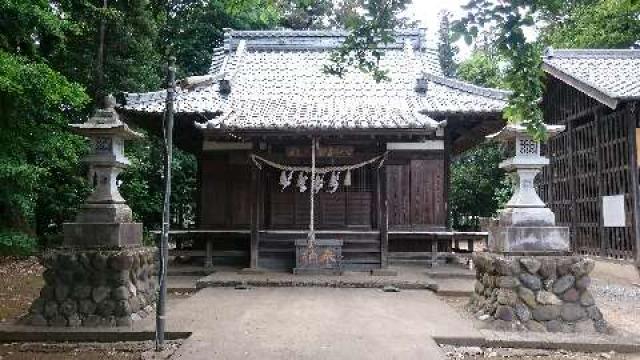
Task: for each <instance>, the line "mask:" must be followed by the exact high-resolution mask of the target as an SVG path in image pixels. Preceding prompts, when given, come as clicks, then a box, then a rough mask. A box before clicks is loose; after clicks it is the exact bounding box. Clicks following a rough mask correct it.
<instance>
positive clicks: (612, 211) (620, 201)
mask: <svg viewBox="0 0 640 360" xmlns="http://www.w3.org/2000/svg"><path fill="white" fill-rule="evenodd" d="M602 220H603V223H604V226H605V227H625V226H626V224H627V221H626V218H625V212H624V195H613V196H603V197H602Z"/></svg>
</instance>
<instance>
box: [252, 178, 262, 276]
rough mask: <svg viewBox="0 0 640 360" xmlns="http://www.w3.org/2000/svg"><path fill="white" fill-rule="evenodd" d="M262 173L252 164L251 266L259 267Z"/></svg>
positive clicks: (253, 267)
mask: <svg viewBox="0 0 640 360" xmlns="http://www.w3.org/2000/svg"><path fill="white" fill-rule="evenodd" d="M261 188H262V187H261V186H260V174H259V170H258V168H256V167H255V166H251V242H250V245H249V251H250V255H249V256H250V259H249V268H251V269H257V268H258V246H259V242H260V207H261V204H262V201H261V198H262V197H261V196H260V193H261Z"/></svg>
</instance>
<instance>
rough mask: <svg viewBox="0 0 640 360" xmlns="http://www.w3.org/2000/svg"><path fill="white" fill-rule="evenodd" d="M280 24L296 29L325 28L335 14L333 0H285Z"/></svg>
mask: <svg viewBox="0 0 640 360" xmlns="http://www.w3.org/2000/svg"><path fill="white" fill-rule="evenodd" d="M280 7H281V13H282V18H281V20H280V25H281V26H283V27H285V28H288V29H294V30H304V29H324V28H326V27H327V26H328V25H329V19H330V17H331V16H332V14H333V10H334V4H333V1H332V0H284V1H282V2H281V4H280Z"/></svg>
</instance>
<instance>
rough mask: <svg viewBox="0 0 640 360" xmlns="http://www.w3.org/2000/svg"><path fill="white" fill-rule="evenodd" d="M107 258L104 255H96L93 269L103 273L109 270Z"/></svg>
mask: <svg viewBox="0 0 640 360" xmlns="http://www.w3.org/2000/svg"><path fill="white" fill-rule="evenodd" d="M107 260H108V259H107V256H106V255H105V254H102V253H96V254H95V255H94V256H93V262H92V263H93V267H94V268H96V269H97V270H98V271H103V270H105V269H106V268H107Z"/></svg>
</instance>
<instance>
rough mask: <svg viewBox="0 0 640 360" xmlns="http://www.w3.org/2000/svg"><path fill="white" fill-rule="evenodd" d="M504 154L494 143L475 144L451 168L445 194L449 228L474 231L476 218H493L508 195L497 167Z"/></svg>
mask: <svg viewBox="0 0 640 360" xmlns="http://www.w3.org/2000/svg"><path fill="white" fill-rule="evenodd" d="M505 156H506V154H505V151H504V150H503V148H502V146H501V145H500V144H497V143H485V144H482V145H479V146H477V147H475V148H473V149H471V150H469V151H467V152H465V153H464V154H462V155H461V156H460V157H458V158H457V159H456V160H455V161H454V162H453V163H452V166H451V191H450V193H449V201H450V204H451V205H450V209H451V220H452V224H451V225H452V227H453V228H454V229H458V230H478V225H479V223H478V220H479V218H480V217H491V216H494V215H495V214H496V212H497V210H498V209H500V208H501V207H502V205H503V204H504V203H505V202H506V201H507V200H508V199H509V197H510V196H511V185H510V183H509V180H508V178H507V177H506V175H505V173H504V171H503V170H502V169H500V168H499V167H498V165H499V164H500V162H501V161H503V160H504V158H505Z"/></svg>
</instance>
